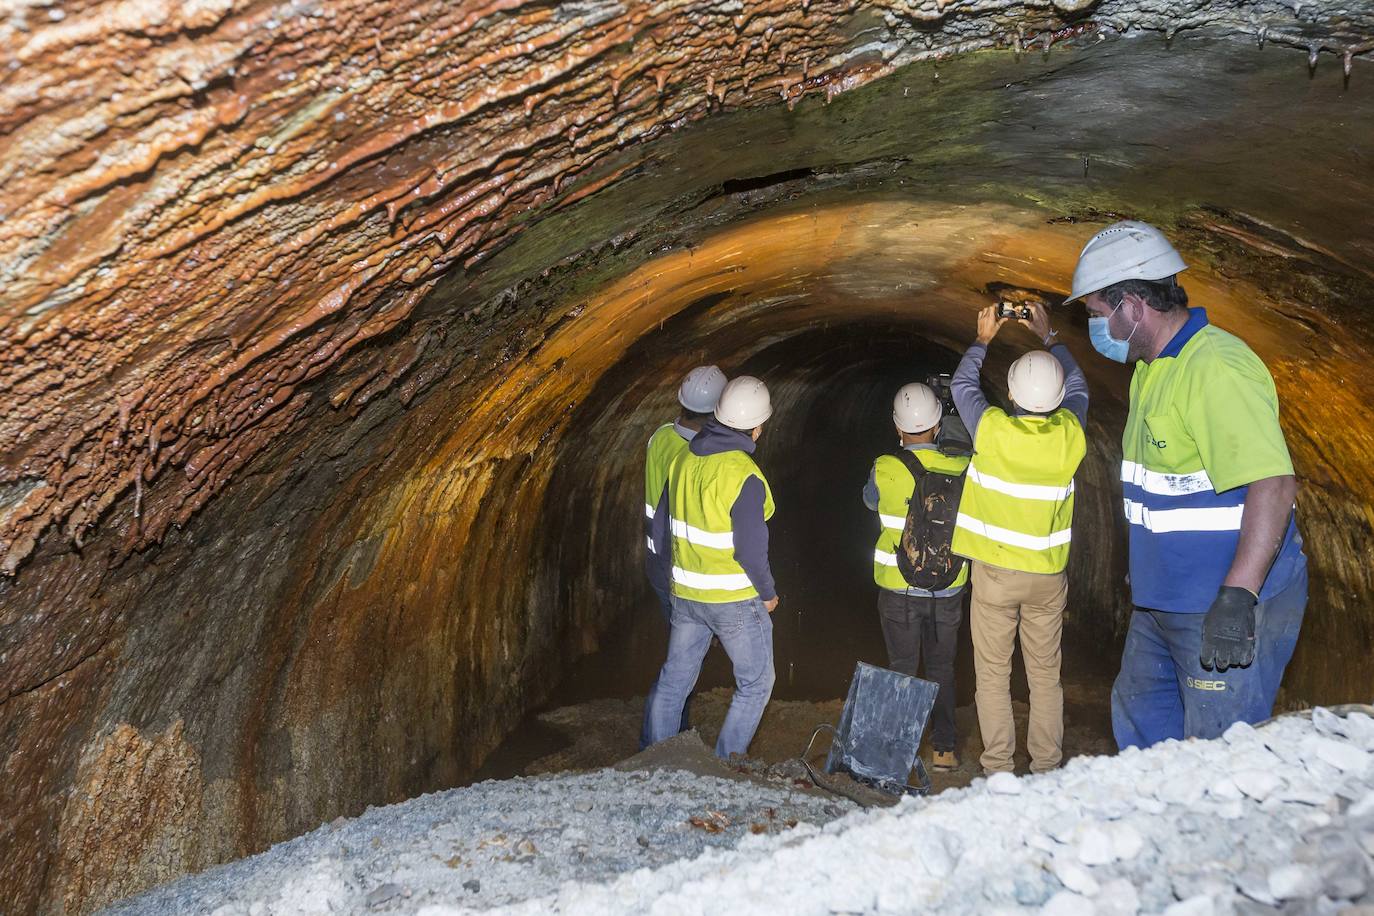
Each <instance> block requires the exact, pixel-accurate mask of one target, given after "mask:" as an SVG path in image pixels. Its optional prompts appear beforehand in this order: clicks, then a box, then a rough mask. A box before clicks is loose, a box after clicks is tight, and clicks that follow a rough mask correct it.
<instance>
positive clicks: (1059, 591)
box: [969, 560, 1069, 773]
mask: <svg viewBox="0 0 1374 916" xmlns="http://www.w3.org/2000/svg"><path fill="white" fill-rule="evenodd" d="M971 581H972V585H973V595H972V602H971V605H970V610H969V629H970V632H971V633H972V635H973V664H974V673H975V675H976V680H977V687H976V690H975V692H974V700H975V702H976V703H977V705H978V729H979V731H980V732H982V735H983V756H982V757H981V758H980V762H981V763H982V765H983V769H984V770H987V771H988V772H990V773H995V772H1002V771H1005V772H1011V769H1012V754H1013V753H1014V752H1015V751H1016V723H1015V722H1014V721H1013V719H1012V713H1011V654H1012V652H1013V651H1014V650H1015V648H1016V637H1017V634H1018V633H1019V634H1020V637H1021V658H1022V661H1023V662H1024V663H1025V666H1026V682H1027V686H1028V687H1029V688H1030V726H1029V728H1028V730H1027V731H1028V733H1027V735H1026V749H1027V750H1028V751H1030V756H1031V771H1032V772H1034V773H1043V772H1045V771H1046V770H1052V769H1054V768H1055V767H1057V766H1059V763H1060V761H1061V760H1062V759H1063V757H1064V688H1063V685H1062V684H1061V683H1060V680H1059V665H1060V660H1061V653H1060V645H1059V643H1060V637H1061V636H1062V635H1063V632H1064V606H1065V604H1067V603H1068V597H1069V579H1068V576H1067V575H1066V574H1065V573H1062V572H1059V573H1053V574H1050V575H1044V574H1041V573H1028V572H1018V571H1017V570H1012V569H1002V568H1001V567H999V566H990V565H988V564H987V563H981V562H979V561H977V560H974V561H973V575H972V580H971Z"/></svg>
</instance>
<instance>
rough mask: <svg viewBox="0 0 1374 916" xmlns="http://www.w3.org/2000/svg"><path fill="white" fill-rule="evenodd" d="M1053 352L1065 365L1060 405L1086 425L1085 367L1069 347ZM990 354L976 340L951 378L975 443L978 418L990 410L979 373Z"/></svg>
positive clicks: (952, 392)
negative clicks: (1080, 364)
mask: <svg viewBox="0 0 1374 916" xmlns="http://www.w3.org/2000/svg"><path fill="white" fill-rule="evenodd" d="M1050 352H1051V353H1053V354H1054V358H1055V359H1057V360H1059V365H1061V366H1063V367H1064V402H1063V403H1062V404H1060V405H1059V406H1061V407H1067V408H1068V409H1069V410H1071V411H1072V412H1073V415H1074V416H1076V417H1078V422H1079V423H1081V424H1082V425H1083V426H1085V427H1086V426H1087V425H1088V380H1087V379H1086V378H1084V377H1083V370H1082V369H1080V368H1079V367H1078V363H1077V361H1075V360H1074V358H1073V354H1072V353H1070V352H1069V348H1068V347H1066V346H1064V345H1063V344H1062V343H1057V344H1055V345H1054V346H1052V347H1050ZM987 355H988V348H987V345H986V344H980V343H976V344H974V345H973V346H971V347H969V348H968V350H967V352H965V353H964V358H963V359H961V360H959V368H957V369H955V370H954V374H953V375H952V376H950V380H949V393H950V395H951V396H952V397H953V398H954V406H955V407H957V408H958V409H959V416H960V417H962V418H963V421H964V426H966V427H967V428H968V431H969V435H970V436H972V437H973V441H974V442H975V443H977V441H978V421H979V420H981V419H983V413H984V412H985V411H986V410H987V409H988V399H987V398H986V397H984V395H983V385H982V382H981V381H980V379H979V376H978V373H979V372H980V371H981V370H982V368H983V360H985V359H987ZM1026 412H1027V411H1024V410H1021V409H1020V408H1019V407H1018V408H1016V413H1017V415H1022V414H1025V413H1026Z"/></svg>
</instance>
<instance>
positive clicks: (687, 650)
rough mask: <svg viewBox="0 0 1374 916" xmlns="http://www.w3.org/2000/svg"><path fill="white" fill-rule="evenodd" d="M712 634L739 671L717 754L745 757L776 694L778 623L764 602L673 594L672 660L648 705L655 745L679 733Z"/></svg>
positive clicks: (665, 665)
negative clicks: (719, 600)
mask: <svg viewBox="0 0 1374 916" xmlns="http://www.w3.org/2000/svg"><path fill="white" fill-rule="evenodd" d="M712 635H715V636H717V637H719V638H720V644H721V646H722V647H723V648H724V649H725V654H726V655H728V656H730V663H731V664H732V665H734V667H735V695H734V697H733V698H732V699H731V700H730V711H729V712H728V713H726V714H725V724H724V725H723V726H721V729H720V739H719V740H717V741H716V756H718V757H729V756H730V755H731V754H743V753H744V752H745V751H746V750H748V748H749V742H750V741H753V740H754V732H755V731H757V730H758V727H759V720H760V719H762V718H763V710H764V707H766V706H767V705H768V698H769V697H770V696H772V694H773V620H772V618H771V617H770V616H769V614H768V609H767V608H765V607H764V606H763V601H761V600H760V599H759V598H749V599H746V600H744V601H728V602H725V603H724V604H705V603H703V602H700V601H692V600H690V599H688V598H679V597H677V596H676V595H674V596H673V632H672V634H671V635H670V636H669V637H668V660H667V661H666V662H664V663H663V670H662V671H660V672H659V673H658V684H657V685H656V687H655V689H654V695H653V698H652V701H651V702H650V704H649V738H650V743H652V744H657V743H658V742H660V741H662V740H664V739H665V738H671V737H672V736H673V735H675V734H677V728H678V725H679V724H680V722H681V720H682V707H683V705H684V704H685V703H686V701H687V696H688V694H690V693H691V692H692V688H693V687H695V686H696V683H697V675H699V674H700V673H701V661H702V659H703V658H705V657H706V650H707V649H709V648H711V637H712Z"/></svg>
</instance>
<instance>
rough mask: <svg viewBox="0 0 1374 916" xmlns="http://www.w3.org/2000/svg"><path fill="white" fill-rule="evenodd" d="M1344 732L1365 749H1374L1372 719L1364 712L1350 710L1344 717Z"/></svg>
mask: <svg viewBox="0 0 1374 916" xmlns="http://www.w3.org/2000/svg"><path fill="white" fill-rule="evenodd" d="M1345 734H1346V736H1347V737H1348V738H1349V739H1350V740H1351V741H1352V742H1354V743H1355V744H1357V745H1359V746H1360V747H1362V748H1364V749H1365V750H1367V751H1374V719H1371V718H1370V717H1369V716H1367V715H1365V714H1364V713H1362V712H1352V713H1351V714H1350V715H1348V716H1346V717H1345Z"/></svg>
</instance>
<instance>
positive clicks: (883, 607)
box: [878, 588, 964, 751]
mask: <svg viewBox="0 0 1374 916" xmlns="http://www.w3.org/2000/svg"><path fill="white" fill-rule="evenodd" d="M963 618H964V593H963V592H959V593H958V594H957V595H950V596H949V597H947V598H922V597H919V596H917V595H905V594H902V593H901V592H893V591H888V590H887V589H885V588H884V589H879V590H878V619H879V620H880V621H881V622H882V625H883V641H884V642H886V643H887V659H888V667H889V668H891V669H892V670H893V671H896V672H898V673H899V674H907V675H910V676H911V677H916V672H917V666H918V664H919V662H920V661H921V656H922V654H924V655H925V677H926V680H929V681H934V682H935V683H937V684H939V685H940V692H939V694H937V695H936V697H935V708H934V709H933V710H932V711H931V714H930V745H931V747H933V748H935V750H937V751H953V750H956V749H957V748H958V746H959V738H958V735H957V734H956V733H955V730H954V653H955V650H956V649H958V647H959V625H960V624H961V623H962V622H963ZM922 650H924V653H923V651H922Z"/></svg>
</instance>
